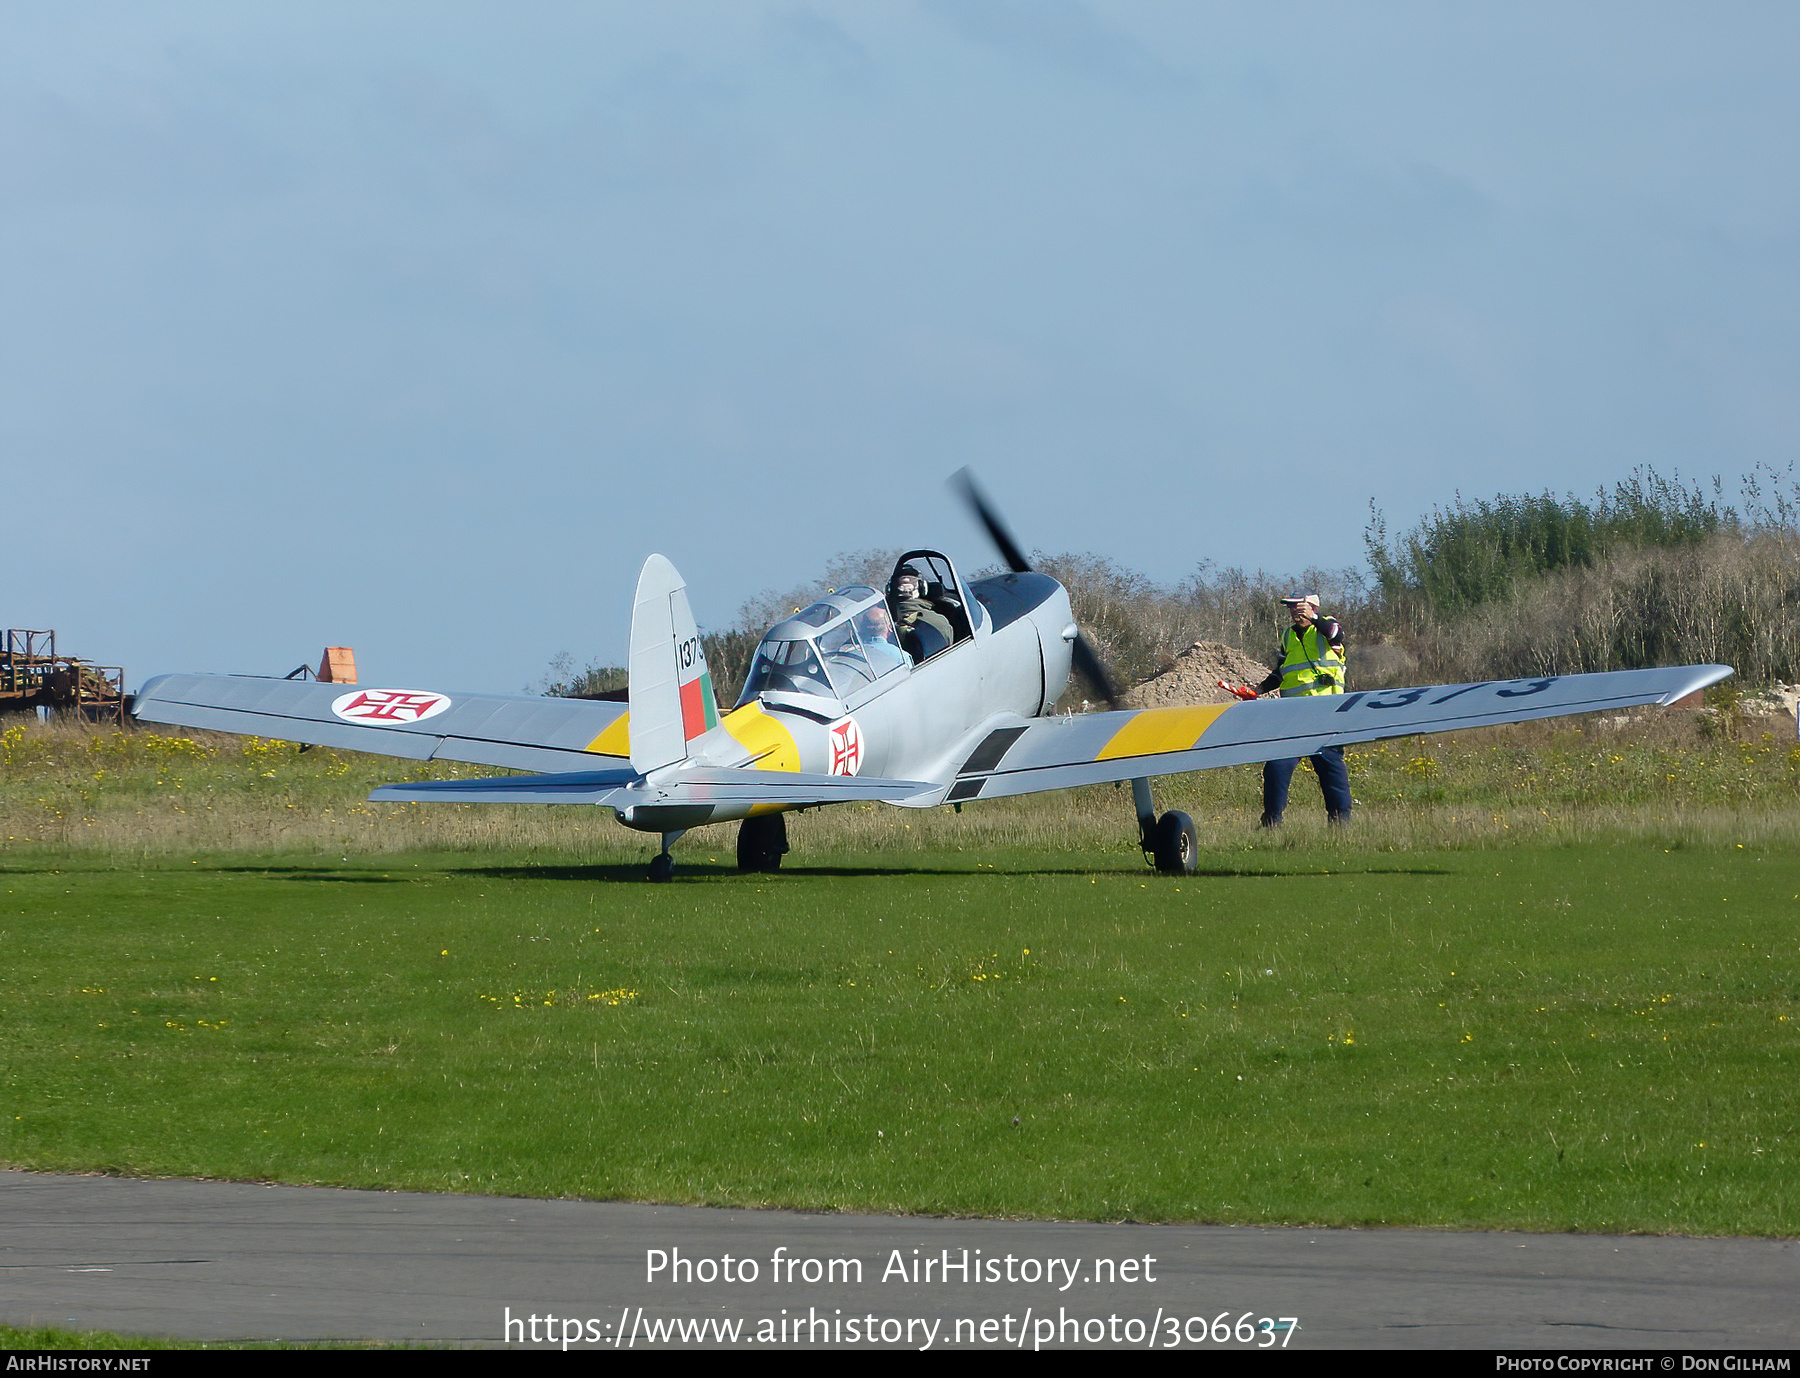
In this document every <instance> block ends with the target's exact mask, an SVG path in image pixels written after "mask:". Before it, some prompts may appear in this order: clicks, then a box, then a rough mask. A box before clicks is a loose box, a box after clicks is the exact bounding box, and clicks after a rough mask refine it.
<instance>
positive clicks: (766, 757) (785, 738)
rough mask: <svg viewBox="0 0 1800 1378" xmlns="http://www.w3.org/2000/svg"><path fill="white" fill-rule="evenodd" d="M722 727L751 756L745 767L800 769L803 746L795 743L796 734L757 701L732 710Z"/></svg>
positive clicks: (722, 722) (723, 721) (726, 716)
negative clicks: (801, 748) (764, 710)
mask: <svg viewBox="0 0 1800 1378" xmlns="http://www.w3.org/2000/svg"><path fill="white" fill-rule="evenodd" d="M720 725H721V726H722V727H724V729H725V730H726V731H727V732H729V733H730V734H731V735H732V736H733V737H736V738H737V739H738V741H739V743H741V744H742V745H743V747H744V749H745V750H746V751H748V752H749V753H750V759H749V760H748V761H746V762H744V764H745V765H747V766H753V767H755V768H756V769H757V770H789V771H798V770H799V769H800V744H799V743H798V742H796V741H795V740H794V734H793V733H792V732H789V731H788V730H787V727H786V725H785V724H783V723H781V722H779V721H777V720H776V719H774V718H772V717H770V716H769V715H768V714H767V713H765V712H763V706H762V704H760V703H758V702H757V701H756V700H755V699H752V700H751V701H750V702H749V703H747V704H745V705H744V706H743V707H742V708H734V709H732V710H731V712H729V713H727V714H726V715H725V717H724V719H723V720H722V721H721V724H720Z"/></svg>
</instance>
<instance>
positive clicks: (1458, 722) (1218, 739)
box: [913, 665, 1731, 804]
mask: <svg viewBox="0 0 1800 1378" xmlns="http://www.w3.org/2000/svg"><path fill="white" fill-rule="evenodd" d="M1730 673H1731V667H1730V666H1727V665H1686V666H1681V667H1679V668H1676V669H1668V670H1617V671H1613V672H1610V673H1606V674H1597V675H1547V676H1545V677H1543V678H1542V679H1513V680H1498V681H1493V680H1487V681H1482V682H1480V683H1476V684H1434V685H1427V686H1425V687H1423V688H1418V689H1384V690H1380V691H1378V692H1370V693H1360V694H1330V695H1318V696H1315V697H1311V698H1298V699H1258V700H1256V701H1254V702H1244V703H1232V704H1209V705H1206V706H1204V707H1193V708H1144V709H1139V710H1136V711H1122V712H1110V713H1087V714H1082V715H1079V716H1070V717H1059V718H1034V719H1023V718H1020V719H1017V720H1015V721H1013V722H1011V723H1005V722H1002V723H997V724H993V725H990V728H989V730H988V731H987V732H986V733H984V734H982V735H981V736H980V738H979V739H978V740H977V741H976V743H975V745H974V749H973V750H972V751H971V752H970V754H969V755H968V756H967V757H966V758H965V759H964V761H963V764H962V765H961V766H960V767H959V768H958V770H957V772H956V777H955V779H953V780H952V781H950V782H949V784H948V785H940V787H939V789H938V790H937V791H936V792H935V793H934V794H932V795H930V796H928V797H925V798H922V799H917V800H915V801H913V802H916V803H921V804H925V803H929V804H939V803H942V804H956V803H961V802H963V801H964V800H968V799H977V798H980V799H997V798H1003V797H1005V796H1007V795H1013V794H1033V793H1036V792H1037V791H1039V790H1048V789H1067V788H1070V787H1072V786H1075V785H1095V784H1105V783H1107V782H1110V781H1113V780H1131V779H1138V778H1143V777H1147V776H1153V775H1173V774H1177V773H1179V772H1182V771H1190V770H1206V769H1208V768H1210V767H1213V766H1232V765H1247V764H1251V763H1254V762H1259V761H1271V760H1282V759H1286V758H1288V757H1293V756H1310V755H1312V754H1314V753H1315V752H1318V751H1321V750H1323V749H1324V748H1326V747H1329V746H1348V745H1350V744H1351V743H1354V742H1369V741H1377V740H1379V739H1381V738H1383V737H1409V736H1413V735H1415V734H1418V733H1426V732H1454V731H1459V730H1462V729H1466V728H1473V727H1488V726H1491V725H1493V724H1495V723H1506V722H1522V721H1525V720H1526V719H1530V718H1550V717H1558V716H1561V715H1563V714H1568V713H1593V712H1599V711H1605V710H1607V709H1620V708H1629V707H1633V706H1636V705H1639V704H1651V703H1654V704H1664V705H1667V704H1671V703H1673V702H1675V700H1677V699H1679V698H1682V697H1684V696H1685V695H1687V694H1691V693H1693V692H1694V691H1695V690H1697V689H1703V688H1705V687H1706V686H1707V685H1709V684H1716V683H1717V682H1718V681H1719V680H1722V679H1724V678H1725V677H1726V676H1727V675H1729V674H1730Z"/></svg>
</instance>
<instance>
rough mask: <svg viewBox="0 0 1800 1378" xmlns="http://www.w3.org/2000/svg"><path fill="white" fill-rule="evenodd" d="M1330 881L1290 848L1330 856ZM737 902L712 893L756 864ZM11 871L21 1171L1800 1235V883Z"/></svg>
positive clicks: (1632, 874) (1497, 863) (1689, 871)
mask: <svg viewBox="0 0 1800 1378" xmlns="http://www.w3.org/2000/svg"><path fill="white" fill-rule="evenodd" d="M1298 836H1300V834H1298V833H1295V834H1291V835H1290V838H1295V837H1298ZM709 858H710V859H709ZM795 861H796V862H797V864H795V865H794V866H793V867H792V868H791V869H790V870H788V871H785V872H783V873H782V874H780V875H777V876H740V875H738V874H736V873H735V871H734V870H733V869H732V868H731V866H730V864H729V856H728V855H727V854H723V853H721V852H720V851H718V850H713V851H711V852H710V853H709V852H708V851H706V850H705V844H704V843H702V844H701V848H700V849H698V850H696V851H693V852H690V853H689V857H688V864H687V866H686V868H685V869H684V871H683V872H682V873H681V874H680V875H679V877H678V879H677V881H676V883H674V884H672V885H668V886H647V885H644V884H642V883H641V882H640V881H639V880H638V877H639V875H640V874H641V862H640V861H639V860H637V859H635V858H634V859H631V860H621V861H616V862H604V863H601V864H595V863H593V862H592V860H591V859H590V857H589V856H588V855H586V854H585V853H582V852H576V853H573V854H569V855H566V856H563V857H561V858H558V857H555V856H547V855H546V854H545V853H544V852H543V851H542V850H541V849H540V850H537V851H531V852H525V851H520V852H515V853H513V854H510V855H505V854H501V855H491V856H487V857H471V856H469V855H458V854H444V853H414V854H400V855H394V856H385V857H374V858H370V857H366V856H356V855H346V856H340V857H329V858H321V857H320V856H318V855H317V854H314V853H307V854H300V855H293V854H289V855H265V856H255V857H252V856H246V855H242V854H215V855H211V856H207V857H197V858H189V859H184V860H179V861H154V862H150V863H140V864H137V865H121V864H118V863H117V862H116V861H109V860H107V859H105V858H93V857H89V858H83V857H82V856H81V855H79V854H72V853H70V852H68V851H67V850H44V849H34V850H33V851H32V852H30V853H22V852H20V851H19V850H18V849H17V848H16V847H15V848H14V849H13V850H11V851H10V852H9V853H8V854H7V855H6V858H5V860H4V861H3V862H0V891H3V892H4V893H0V1011H3V1012H4V1013H3V1015H0V1093H3V1094H0V1104H4V1106H5V1107H6V1109H5V1111H4V1112H3V1113H0V1160H3V1161H5V1162H7V1163H8V1164H11V1165H14V1166H20V1167H31V1168H42V1169H66V1170H83V1171H94V1170H98V1171H109V1172H121V1173H140V1174H147V1175H179V1176H206V1177H222V1178H236V1179H259V1180H279V1181H289V1182H311V1183H330V1184H339V1185H346V1186H366V1187H405V1188H419V1189H426V1190H452V1191H472V1192H494V1193H501V1194H508V1193H514V1194H525V1195H541V1196H564V1195H570V1196H583V1197H590V1198H630V1199H640V1200H660V1201H675V1202H695V1203H714V1204H721V1205H723V1204H731V1205H744V1206H794V1207H806V1208H817V1209H842V1210H863V1211H899V1212H927V1213H952V1214H971V1215H1000V1216H1037V1217H1052V1218H1079V1219H1127V1218H1129V1219H1145V1220H1151V1219H1154V1220H1207V1221H1233V1222H1246V1223H1248V1222H1289V1223H1314V1224H1372V1223H1387V1224H1411V1225H1441V1226H1457V1227H1461V1226H1471V1227H1472V1226H1482V1227H1500V1228H1518V1229H1543V1230H1562V1229H1583V1230H1648V1231H1675V1232H1684V1233H1698V1234H1764V1235H1786V1234H1792V1233H1794V1230H1795V1219H1796V1212H1795V1204H1796V1202H1795V1193H1796V1187H1795V1182H1796V1180H1797V1179H1796V1175H1795V1173H1794V1172H1793V1168H1792V1161H1791V1158H1792V1145H1793V1143H1794V1140H1795V1134H1796V1132H1797V1131H1796V1109H1797V1093H1796V1090H1795V1087H1796V1085H1797V1079H1796V1077H1795V1071H1796V1044H1795V1037H1796V1031H1797V1029H1800V982H1797V981H1796V976H1795V973H1796V963H1795V959H1796V942H1797V934H1796V929H1795V926H1794V923H1793V918H1794V915H1795V913H1796V910H1797V909H1800V862H1796V860H1795V857H1794V855H1793V853H1792V852H1791V850H1784V849H1776V848H1758V847H1757V846H1756V845H1754V844H1752V845H1747V846H1743V847H1740V846H1738V845H1737V844H1735V843H1733V844H1726V845H1720V846H1694V845H1688V846H1685V847H1675V846H1673V845H1671V846H1670V847H1669V849H1668V850H1665V849H1664V847H1663V846H1661V845H1657V843H1655V842H1654V841H1650V842H1642V841H1640V842H1637V843H1633V844H1630V845H1622V844H1619V843H1617V842H1613V843H1608V844H1597V843H1580V842H1575V843H1568V844H1564V845H1558V846H1528V845H1518V844H1514V845H1511V846H1509V847H1507V848H1505V849H1493V848H1488V849H1482V850H1436V851H1424V852H1417V851H1415V852H1395V853H1382V852H1370V851H1359V850H1357V848H1356V847H1355V846H1353V845H1351V844H1348V843H1344V844H1340V845H1336V846H1335V847H1326V846H1320V847H1319V848H1317V849H1308V848H1306V847H1303V846H1301V845H1298V844H1297V843H1292V842H1290V845H1286V846H1276V847H1272V848H1270V849H1267V850H1258V851H1250V852H1244V851H1230V852H1226V851H1216V852H1214V853H1212V854H1210V855H1209V857H1208V859H1207V862H1206V863H1205V866H1204V868H1203V873H1202V874H1201V875H1199V876H1197V877H1194V878H1191V879H1189V880H1185V881H1179V882H1173V883H1170V882H1167V881H1158V880H1157V879H1156V878H1154V877H1153V876H1151V875H1149V874H1147V873H1146V872H1145V871H1144V869H1143V868H1142V865H1141V863H1140V862H1139V861H1138V860H1137V859H1136V857H1135V856H1133V855H1131V854H1130V853H1128V852H1122V851H1117V850H1104V851H1097V850H1093V849H1091V848H1090V849H1082V848H1063V849H1055V850H1052V849H1045V848H1031V849H1023V848H1011V849H1004V848H1003V849H1000V850H996V851H993V852H991V853H989V854H986V855H982V856H979V857H976V856H969V855H964V856H962V857H958V856H955V855H948V856H945V855H937V856H930V855H919V854H913V853H896V852H893V851H838V852H835V853H822V852H820V851H817V850H808V851H806V852H805V853H803V854H802V855H801V856H799V857H797V858H795Z"/></svg>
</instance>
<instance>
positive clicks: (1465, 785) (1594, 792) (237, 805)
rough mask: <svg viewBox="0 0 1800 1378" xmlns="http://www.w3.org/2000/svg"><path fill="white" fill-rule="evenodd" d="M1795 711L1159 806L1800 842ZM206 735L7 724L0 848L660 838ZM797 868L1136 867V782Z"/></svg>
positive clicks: (633, 850) (1398, 751)
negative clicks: (1320, 785)
mask: <svg viewBox="0 0 1800 1378" xmlns="http://www.w3.org/2000/svg"><path fill="white" fill-rule="evenodd" d="M1793 730H1794V729H1793V725H1792V721H1791V720H1781V721H1777V722H1772V723H1765V722H1762V721H1758V720H1747V721H1734V720H1733V719H1731V718H1729V717H1728V716H1725V715H1719V714H1716V713H1715V714H1707V715H1701V714H1695V713H1692V712H1659V713H1650V714H1637V715H1628V716H1625V715H1622V716H1620V717H1619V718H1617V719H1614V720H1611V721H1608V720H1592V719H1590V720H1583V721H1581V722H1579V723H1570V722H1562V723H1526V724H1518V725H1515V726H1513V727H1508V728H1500V729H1491V730H1488V731H1485V732H1480V733H1462V734H1456V735H1453V736H1445V737H1432V738H1416V739H1408V740H1403V741H1398V742H1384V743H1372V744H1370V745H1368V746H1366V747H1363V748H1353V749H1352V750H1351V752H1350V753H1349V759H1350V768H1351V782H1352V788H1353V791H1354V793H1355V796H1356V799H1357V810H1356V814H1355V821H1354V824H1353V826H1352V827H1351V828H1350V829H1348V830H1346V831H1328V830H1327V829H1326V828H1325V826H1324V822H1323V810H1322V808H1321V807H1320V806H1319V804H1318V802H1317V799H1316V793H1315V786H1314V783H1313V782H1312V780H1311V778H1310V775H1309V774H1308V773H1307V772H1306V771H1302V772H1301V773H1300V774H1299V775H1297V776H1296V777H1295V781H1294V796H1293V803H1292V805H1291V807H1290V811H1289V814H1288V824H1287V826H1286V827H1285V828H1283V829H1282V830H1280V831H1278V832H1274V833H1267V832H1263V831H1261V830H1259V829H1258V828H1257V826H1256V823H1257V818H1258V815H1259V813H1260V809H1261V793H1260V790H1261V784H1260V781H1261V774H1260V771H1259V770H1258V768H1257V767H1254V766H1249V767H1235V768H1231V769H1226V770H1216V771H1203V772H1199V773H1196V774H1192V775H1185V776H1173V777H1168V778H1165V779H1163V780H1160V781H1158V782H1157V784H1156V795H1157V800H1158V803H1159V806H1160V807H1162V808H1179V809H1182V810H1184V811H1185V812H1187V813H1189V814H1191V815H1192V816H1193V818H1194V820H1195V823H1196V825H1197V828H1198V831H1199V835H1200V842H1201V846H1202V849H1203V850H1204V851H1206V852H1207V853H1208V854H1209V855H1213V856H1216V857H1227V856H1229V855H1231V854H1238V853H1246V852H1249V853H1254V852H1258V851H1264V850H1280V851H1290V850H1293V849H1296V848H1300V849H1305V850H1308V851H1316V852H1318V853H1320V854H1321V855H1326V856H1346V857H1347V856H1351V855H1357V854H1363V855H1366V854H1368V853H1371V852H1381V851H1388V850H1403V851H1418V850H1427V851H1429V850H1436V849H1457V848H1470V847H1475V848H1488V847H1505V846H1514V845H1520V844H1527V843H1528V844H1531V845H1557V844H1560V843H1565V842H1578V841H1591V840H1594V839H1596V838H1612V839H1616V840H1619V841H1640V842H1641V841H1654V842H1657V843H1659V845H1665V846H1675V845H1695V844H1707V845H1712V844H1718V843H1726V842H1745V843H1750V842H1758V843H1781V844H1784V845H1793V844H1795V843H1800V807H1797V806H1800V746H1796V745H1795V744H1794V741H1793ZM488 773H492V772H488V771H485V770H483V769H481V768H478V767H470V766H460V767H459V766H448V765H442V764H436V765H430V764H428V765H423V766H421V765H419V764H417V763H414V762H408V761H398V760H392V759H388V758H383V757H375V756H364V755H360V754H358V753H353V752H333V751H329V750H324V749H319V750H313V751H308V752H305V753H301V752H299V751H298V750H297V749H296V748H295V747H293V746H291V745H288V744H285V743H272V742H266V741H261V740H258V739H255V738H248V739H239V738H235V737H227V736H220V735H217V734H210V733H193V734H161V733H155V732H144V731H130V732H119V731H116V730H109V729H103V728H96V727H92V726H87V725H82V724H74V723H68V724H63V723H53V724H49V725H38V724H35V723H33V724H14V725H13V726H12V727H9V728H8V729H6V730H5V731H4V732H3V733H0V861H4V860H5V859H6V858H8V857H18V856H25V855H32V856H37V855H42V854H43V853H44V852H45V851H46V850H48V851H50V852H53V853H60V854H80V855H89V856H100V857H110V858H115V859H121V860H129V859H132V858H146V859H147V858H153V857H161V858H168V857H171V856H181V855H186V854H199V853H221V852H239V853H244V854H269V853H307V854H316V855H327V856H328V855H331V854H334V853H335V854H337V855H340V856H349V855H380V854H384V853H392V852H401V851H415V850H423V851H440V852H469V853H483V852H503V853H508V854H520V853H531V854H540V855H543V856H545V857H556V858H558V859H560V860H568V859H581V860H586V861H589V862H593V863H603V862H633V861H641V860H643V859H645V858H647V857H648V856H649V855H650V854H651V852H652V851H654V849H655V846H656V842H655V839H654V838H652V837H649V836H646V835H644V834H641V833H635V832H632V831H630V830H628V829H626V828H623V827H621V826H619V825H618V824H617V823H616V822H615V821H614V820H613V819H612V817H611V815H610V814H609V813H607V812H605V811H603V810H599V809H593V808H582V807H524V806H519V807H512V806H494V805H472V804H461V805H459V804H371V803H369V802H368V801H367V795H368V792H369V791H370V790H371V789H373V788H374V787H375V786H376V785H378V784H382V783H385V782H387V781H391V780H399V779H419V778H453V777H455V776H473V775H480V774H488ZM789 829H790V836H791V839H792V841H793V845H794V847H795V854H794V857H793V860H792V864H794V865H805V864H806V861H807V858H809V857H813V858H819V857H828V856H831V855H834V854H840V853H856V854H862V855H871V854H873V855H881V854H891V855H894V856H895V857H897V858H898V857H904V858H906V860H907V864H909V865H911V864H932V860H933V859H934V858H936V859H941V860H944V861H946V862H950V863H952V864H959V863H961V862H966V861H967V860H968V859H969V858H970V857H980V856H983V855H986V854H990V853H996V852H1006V853H1011V854H1014V855H1015V858H1016V854H1018V853H1022V852H1023V853H1031V854H1035V856H1036V857H1037V858H1039V864H1043V865H1048V866H1051V867H1055V866H1059V865H1062V864H1068V865H1081V866H1085V865H1090V864H1092V859H1093V857H1094V856H1095V855H1096V854H1101V855H1111V856H1115V857H1117V858H1118V859H1119V860H1120V861H1121V863H1123V864H1132V865H1135V864H1137V862H1138V857H1139V853H1138V849H1137V842H1136V826H1135V821H1134V816H1133V810H1132V804H1131V796H1130V792H1129V790H1127V789H1125V788H1122V787H1114V786H1105V785H1103V786H1095V787H1091V788H1087V789H1081V790H1072V791H1063V792H1055V793H1049V794H1043V795H1037V796H1032V797H1029V798H1024V799H1017V800H1003V801H996V802H991V803H985V804H974V805H970V806H968V807H966V808H965V809H964V810H963V811H962V812H961V813H960V814H958V813H956V812H954V811H953V810H951V809H947V808H940V809H929V810H902V809H894V808H889V807H886V806H880V805H873V804H869V805H844V806H839V807H835V808H829V809H820V810H812V811H808V812H806V813H803V814H793V815H790V816H789ZM735 835H736V830H735V827H734V825H731V824H721V825H716V826H713V827H708V828H701V829H698V830H696V831H695V832H694V833H693V834H692V836H691V837H690V838H689V839H687V840H686V841H684V842H683V843H682V844H681V847H680V852H681V854H682V855H683V856H684V857H689V858H706V857H713V858H716V859H718V860H720V861H727V860H729V859H730V857H731V856H732V855H733V848H734V846H735Z"/></svg>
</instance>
